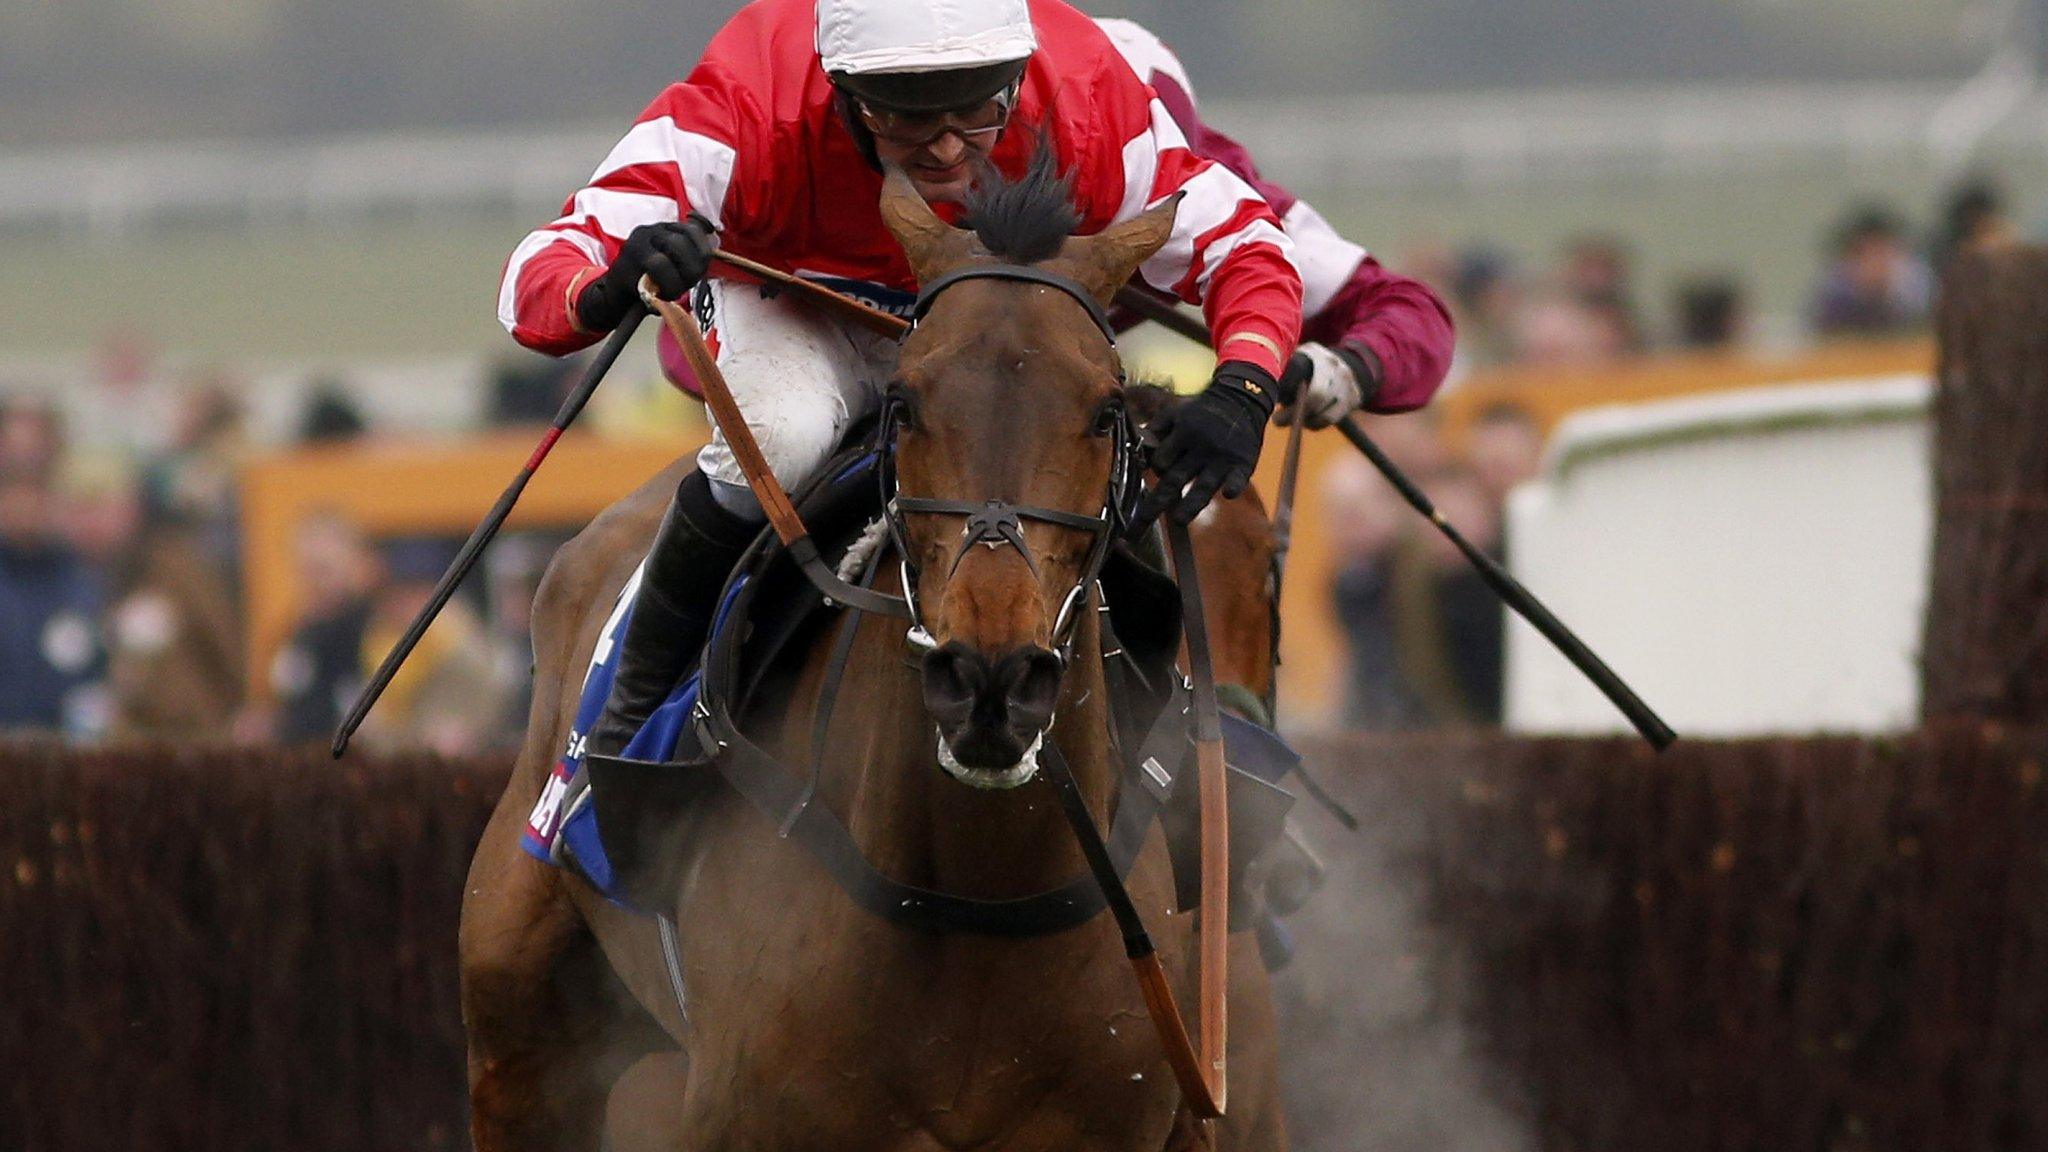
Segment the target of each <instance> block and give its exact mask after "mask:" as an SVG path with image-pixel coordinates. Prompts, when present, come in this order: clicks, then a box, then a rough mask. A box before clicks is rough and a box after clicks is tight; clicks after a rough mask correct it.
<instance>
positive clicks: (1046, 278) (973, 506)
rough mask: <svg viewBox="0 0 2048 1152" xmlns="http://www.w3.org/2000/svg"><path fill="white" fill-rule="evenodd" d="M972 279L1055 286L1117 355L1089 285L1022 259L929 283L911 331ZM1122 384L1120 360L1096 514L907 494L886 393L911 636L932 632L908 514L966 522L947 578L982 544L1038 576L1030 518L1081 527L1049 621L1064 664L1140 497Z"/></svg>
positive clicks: (891, 522)
mask: <svg viewBox="0 0 2048 1152" xmlns="http://www.w3.org/2000/svg"><path fill="white" fill-rule="evenodd" d="M969 280H1005V281H1011V282H1019V283H1026V284H1038V285H1043V286H1045V287H1048V288H1052V289H1054V290H1055V291H1058V292H1060V293H1062V294H1064V295H1066V296H1067V297H1069V298H1071V299H1072V300H1073V301H1074V302H1075V303H1077V304H1079V305H1081V307H1082V308H1084V309H1086V310H1087V313H1088V317H1089V319H1090V320H1092V321H1094V323H1095V326H1096V328H1097V329H1099V330H1100V331H1101V333H1102V337H1103V339H1104V340H1107V341H1108V342H1109V348H1110V354H1111V355H1112V356H1115V355H1116V354H1117V344H1116V330H1115V328H1113V327H1111V325H1110V321H1109V315H1108V313H1106V312H1105V311H1104V310H1103V307H1102V305H1101V304H1099V303H1097V302H1096V300H1095V297H1094V296H1092V295H1090V294H1089V292H1088V290H1087V289H1086V288H1084V287H1082V286H1081V285H1080V284H1079V283H1078V282H1076V281H1074V280H1071V279H1068V278H1067V277H1065V276H1061V275H1059V274H1058V273H1056V272H1048V271H1046V270H1045V269H1042V268H1031V267H1026V266H1024V265H1021V264H986V265H979V266H976V267H972V268H962V269H960V270H958V271H955V272H952V273H949V274H947V275H945V276H941V277H939V278H938V279H937V280H934V281H932V282H931V284H929V285H928V286H926V287H925V289H924V290H923V292H922V293H920V294H919V295H918V298H917V307H916V309H915V311H913V312H912V319H913V330H914V329H915V324H916V322H919V321H922V320H923V319H924V318H925V315H926V314H927V313H929V312H930V311H931V308H932V304H933V303H934V302H935V301H936V300H937V298H938V296H939V295H940V293H943V292H945V291H946V290H947V289H948V288H952V287H954V286H955V285H958V284H961V283H964V282H966V281H969ZM906 336H907V334H906ZM1124 382H1125V376H1124V371H1123V365H1122V360H1121V358H1119V359H1118V361H1117V385H1118V388H1119V391H1118V394H1117V395H1116V396H1115V397H1114V398H1113V399H1112V401H1111V406H1110V408H1109V410H1108V412H1107V415H1108V416H1109V417H1110V423H1109V424H1108V426H1107V427H1105V428H1104V429H1102V433H1103V434H1104V435H1107V436H1109V437H1110V445H1111V446H1110V452H1111V458H1110V470H1109V479H1108V482H1107V484H1106V485H1105V489H1104V493H1103V501H1102V510H1101V511H1100V512H1098V513H1097V514H1095V515H1093V516H1088V515H1083V514H1080V513H1075V512H1068V511H1065V510H1063V509H1058V508H1046V507H1042V506H1040V505H1035V504H1016V503H1012V502H1010V501H1007V500H1002V499H999V498H993V499H989V500H984V501H979V502H977V501H972V500H941V499H934V498H930V497H923V496H905V495H903V494H902V493H900V492H898V491H897V490H896V468H895V452H896V436H897V432H898V431H899V430H900V428H901V426H902V422H903V415H904V411H905V408H906V406H907V404H908V400H907V398H906V397H905V396H904V395H903V394H902V393H901V392H900V391H897V390H892V391H891V393H890V395H889V397H888V399H887V401H886V402H885V403H884V405H883V408H882V423H881V427H880V428H879V429H878V430H877V433H876V437H877V443H878V447H879V451H880V453H881V457H882V467H881V468H880V469H878V470H877V471H878V475H879V476H880V477H881V484H882V507H883V510H884V511H883V516H884V518H885V520H886V521H887V523H888V527H889V534H890V536H891V537H892V538H893V539H894V540H895V543H896V551H897V555H899V556H901V557H902V558H903V561H902V564H903V594H904V598H905V599H906V600H907V601H908V602H909V604H910V616H911V622H912V623H913V624H914V625H915V626H916V630H915V634H922V635H923V636H926V637H929V635H930V633H929V632H928V631H927V630H926V629H925V626H924V618H923V614H922V612H921V611H920V610H919V607H918V600H917V590H918V569H917V567H916V566H915V565H914V564H913V563H912V562H911V559H910V558H911V556H912V555H913V554H912V552H911V550H910V547H909V541H908V538H907V536H906V534H905V531H904V517H905V516H918V515H925V516H960V517H963V518H964V519H965V523H964V524H963V525H962V527H961V530H960V542H959V546H958V548H957V549H956V550H955V551H954V553H953V559H952V563H951V565H950V566H949V567H948V569H947V571H948V574H949V575H950V574H951V573H953V572H957V571H958V570H959V568H960V564H961V562H962V561H964V560H966V558H967V555H968V553H970V552H971V551H973V549H974V547H975V545H977V544H979V545H982V546H985V547H987V548H990V549H1000V548H1005V547H1008V548H1014V549H1016V550H1017V554H1018V555H1019V556H1021V557H1023V558H1024V564H1025V566H1026V567H1028V568H1029V569H1030V570H1031V574H1032V575H1033V576H1037V575H1039V574H1040V572H1041V568H1040V565H1039V563H1038V558H1037V556H1035V555H1034V554H1033V553H1032V550H1031V545H1030V543H1029V542H1028V541H1027V540H1026V539H1025V538H1024V523H1025V522H1026V521H1033V522H1036V523H1040V524H1051V525H1053V526H1055V527H1059V528H1071V529H1074V530H1077V531H1081V532H1086V533H1088V534H1089V535H1090V537H1091V538H1092V543H1091V545H1090V548H1089V552H1088V559H1087V562H1086V563H1085V564H1083V565H1082V566H1081V574H1080V576H1079V577H1078V578H1077V579H1076V581H1075V583H1074V586H1073V587H1072V588H1070V589H1069V590H1068V592H1067V595H1066V598H1065V599H1064V600H1063V601H1062V602H1061V604H1060V610H1059V614H1058V616H1056V617H1055V618H1054V622H1053V629H1052V640H1053V643H1052V648H1053V652H1054V654H1055V655H1057V656H1058V657H1059V658H1060V662H1061V663H1062V664H1065V663H1067V662H1068V657H1069V656H1070V655H1071V653H1072V649H1073V642H1074V631H1075V626H1076V625H1077V624H1078V623H1079V621H1080V617H1081V612H1080V608H1081V605H1082V603H1083V602H1084V601H1085V600H1086V599H1087V592H1088V589H1090V588H1091V587H1093V586H1094V584H1095V582H1096V580H1097V579H1099V578H1100V577H1101V575H1102V568H1103V565H1104V564H1106V563H1107V562H1108V560H1109V551H1110V547H1111V546H1112V545H1113V544H1115V543H1116V540H1117V538H1118V537H1119V536H1121V535H1122V534H1123V531H1124V529H1125V528H1126V527H1127V526H1128V525H1129V524H1130V521H1131V516H1132V514H1133V512H1134V511H1135V509H1136V506H1137V501H1138V498H1139V496H1140V495H1141V494H1142V484H1141V482H1140V480H1141V476H1142V474H1143V469H1144V459H1143V454H1142V452H1141V451H1140V448H1139V441H1138V430H1137V424H1136V422H1135V421H1133V420H1132V419H1131V414H1130V410H1129V409H1128V408H1127V407H1126V406H1125V404H1124V402H1123V396H1122V392H1121V389H1122V386H1123V384H1124Z"/></svg>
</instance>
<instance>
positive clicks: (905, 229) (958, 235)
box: [882, 166, 971, 284]
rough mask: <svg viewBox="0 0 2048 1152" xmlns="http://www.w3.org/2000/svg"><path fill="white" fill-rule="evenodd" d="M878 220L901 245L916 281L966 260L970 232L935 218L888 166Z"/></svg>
mask: <svg viewBox="0 0 2048 1152" xmlns="http://www.w3.org/2000/svg"><path fill="white" fill-rule="evenodd" d="M882 223H884V224H886V225H888V227H889V232H890V234H892V235H894V236H895V237H896V242H897V243H898V244H901V245H902V246H903V254H904V255H905V256H907V257H909V258H910V269H911V271H913V272H915V273H917V281H918V283H920V284H929V283H931V282H932V281H934V280H937V279H938V278H939V277H941V276H943V275H945V274H946V273H948V272H951V271H952V270H953V269H955V268H958V267H959V266H960V265H962V264H965V263H966V262H967V260H968V254H969V253H968V246H969V238H970V236H971V233H968V232H963V231H961V230H960V229H958V228H955V227H953V226H952V225H951V224H948V223H946V222H945V221H944V220H941V219H939V214H938V213H936V212H934V211H932V206H931V205H930V204H927V203H925V200H924V197H923V196H920V195H918V193H917V186H916V185H914V184H912V183H911V182H910V177H908V176H906V175H904V174H903V169H901V168H897V167H893V166H892V167H891V168H890V169H889V175H888V178H887V179H886V180H885V181H883V183H882Z"/></svg>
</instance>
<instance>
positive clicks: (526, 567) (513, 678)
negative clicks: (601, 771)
mask: <svg viewBox="0 0 2048 1152" xmlns="http://www.w3.org/2000/svg"><path fill="white" fill-rule="evenodd" d="M562 540H563V537H561V536H559V535H549V534H539V533H522V534H519V535H516V536H513V537H511V538H509V539H505V540H501V541H499V542H498V544H497V545H496V546H495V547H494V548H493V549H492V550H491V552H490V553H489V554H487V555H486V557H485V559H484V571H485V575H486V577H487V581H486V584H485V590H486V594H487V596H488V597H489V600H490V605H489V607H490V611H489V613H488V617H489V620H490V645H491V655H492V659H493V660H494V661H495V662H496V664H497V668H498V674H499V676H500V677H501V678H502V679H503V681H504V682H505V683H506V684H508V685H510V686H512V691H511V693H510V698H509V700H508V702H507V707H506V715H505V717H504V724H505V728H506V730H507V731H511V732H517V731H519V730H520V729H521V728H523V727H524V726H525V724H526V711H527V705H528V704H529V703H530V702H531V701H532V697H533V601H534V597H535V596H536V595H538V594H539V592H540V581H541V577H542V576H543V575H545V574H546V572H547V567H548V558H549V557H551V556H553V555H554V552H555V549H556V548H557V547H558V546H560V544H561V543H562Z"/></svg>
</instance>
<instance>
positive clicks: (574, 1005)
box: [461, 805, 661, 1152]
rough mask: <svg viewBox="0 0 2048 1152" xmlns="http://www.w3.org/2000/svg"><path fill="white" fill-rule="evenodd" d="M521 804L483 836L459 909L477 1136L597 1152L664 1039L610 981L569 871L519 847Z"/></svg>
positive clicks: (487, 1148)
mask: <svg viewBox="0 0 2048 1152" xmlns="http://www.w3.org/2000/svg"><path fill="white" fill-rule="evenodd" d="M515 807H516V806H513V805H502V806H501V808H500V815H499V817H497V818H494V819H493V820H492V825H491V830H490V831H487V832H486V833H485V835H484V840H483V844H482V846H481V847H480V848H479V850H478V852H477V858H476V862H475V863H474V864H473V865H472V867H471V870H470V875H471V881H470V885H469V897H468V899H467V900H466V901H465V902H464V908H463V918H462V938H461V955H462V1009H463V1023H464V1026H465V1028H466V1030H467V1032H468V1035H469V1087H470V1128H471V1134H472V1138H473V1141H474V1146H475V1148H476V1150H477V1152H528V1150H533V1152H539V1150H541V1149H547V1150H549V1152H556V1150H567V1152H575V1150H580V1149H590V1150H592V1152H595V1149H597V1148H598V1147H599V1146H600V1136H601V1134H602V1131H603V1127H604V1125H603V1116H604V1107H605V1099H606V1096H607V1094H608V1093H609V1091H610V1089H611V1085H612V1081H613V1080H614V1079H615V1078H616V1077H617V1076H618V1074H619V1073H620V1072H621V1071H622V1070H623V1069H624V1068H625V1067H626V1066H627V1065H628V1064H629V1063H630V1062H631V1061H632V1060H633V1059H635V1058H637V1057H638V1056H639V1055H640V1054H641V1053H642V1052H644V1051H646V1050H647V1049H648V1048H649V1047H651V1046H652V1045H654V1044H656V1043H659V1042H660V1040H661V1035H660V1032H659V1030H658V1029H657V1028H656V1027H655V1026H654V1025H653V1024H652V1022H650V1021H648V1020H647V1019H646V1017H645V1015H644V1014H643V1013H641V1012H639V1010H638V1008H637V1006H636V1005H634V1004H633V1003H632V1001H631V998H630V997H628V996H627V995H626V994H625V992H624V990H623V989H622V988H620V987H619V985H618V982H617V980H616V979H615V978H614V977H613V976H612V975H611V974H610V972H609V970H608V969H607V967H606V965H605V963H604V958H603V954H602V953H601V952H600V951H599V950H598V947H597V941H596V940H595V939H594V938H593V937H592V936H591V934H590V932H589V930H588V929H587V928H586V927H585V926H584V924H583V920H582V917H581V916H580V915H579V914H578V912H577V911H576V908H575V906H574V905H573V904H572V903H571V902H570V900H569V898H568V896H567V894H566V891H565V886H566V881H565V879H564V877H563V876H562V874H561V873H559V872H558V871H556V870H555V869H552V868H549V867H547V866H546V865H543V864H541V863H539V862H538V861H535V860H533V859H531V858H530V857H528V856H526V855H525V854H524V853H522V852H521V851H520V850H519V848H518V844H517V838H518V835H519V829H520V827H521V826H522V824H523V822H524V813H523V811H522V812H519V813H518V814H517V815H515V816H514V817H513V818H511V819H504V818H503V816H504V813H505V812H507V811H510V810H512V809H513V808H515ZM485 873H488V874H489V875H488V876H486V875H485Z"/></svg>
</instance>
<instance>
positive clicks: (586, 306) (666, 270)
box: [576, 212, 718, 332]
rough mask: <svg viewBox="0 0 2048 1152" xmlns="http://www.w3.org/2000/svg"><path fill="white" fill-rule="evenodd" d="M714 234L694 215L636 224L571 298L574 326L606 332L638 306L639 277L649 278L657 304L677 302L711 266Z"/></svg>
mask: <svg viewBox="0 0 2048 1152" xmlns="http://www.w3.org/2000/svg"><path fill="white" fill-rule="evenodd" d="M717 248H718V231H717V229H715V228H713V227H712V226H711V221H709V220H706V219H705V218H704V217H702V216H700V215H698V214H697V213H695V212H692V213H690V215H689V217H688V218H687V219H684V220H681V221H678V222H676V223H674V224H642V225H641V226H640V227H638V228H635V229H633V234H632V235H630V236H628V237H626V243H625V246H624V247H622V248H620V249H619V258H618V259H616V260H614V261H612V266H611V267H610V268H607V269H605V271H604V275H602V276H599V277H598V278H597V279H595V280H592V281H591V282H590V283H589V285H587V286H586V287H585V288H584V289H583V291H582V293H581V294H580V295H578V296H577V297H576V322H577V323H578V324H581V325H583V327H584V328H586V329H588V330H590V331H592V332H609V331H611V330H612V329H614V328H617V327H618V326H619V321H621V320H624V319H625V318H626V313H628V312H630V311H632V310H633V309H635V308H637V307H639V306H640V278H641V277H642V276H647V277H651V278H652V279H653V280H654V289H655V291H656V292H658V293H659V294H660V295H661V298H662V299H663V300H680V299H682V298H683V293H685V292H688V291H689V290H690V289H692V288H695V287H696V286H697V281H699V280H702V279H703V278H704V273H705V271H706V270H708V269H709V268H710V267H711V253H712V252H713V251H715V250H716V249H717Z"/></svg>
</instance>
